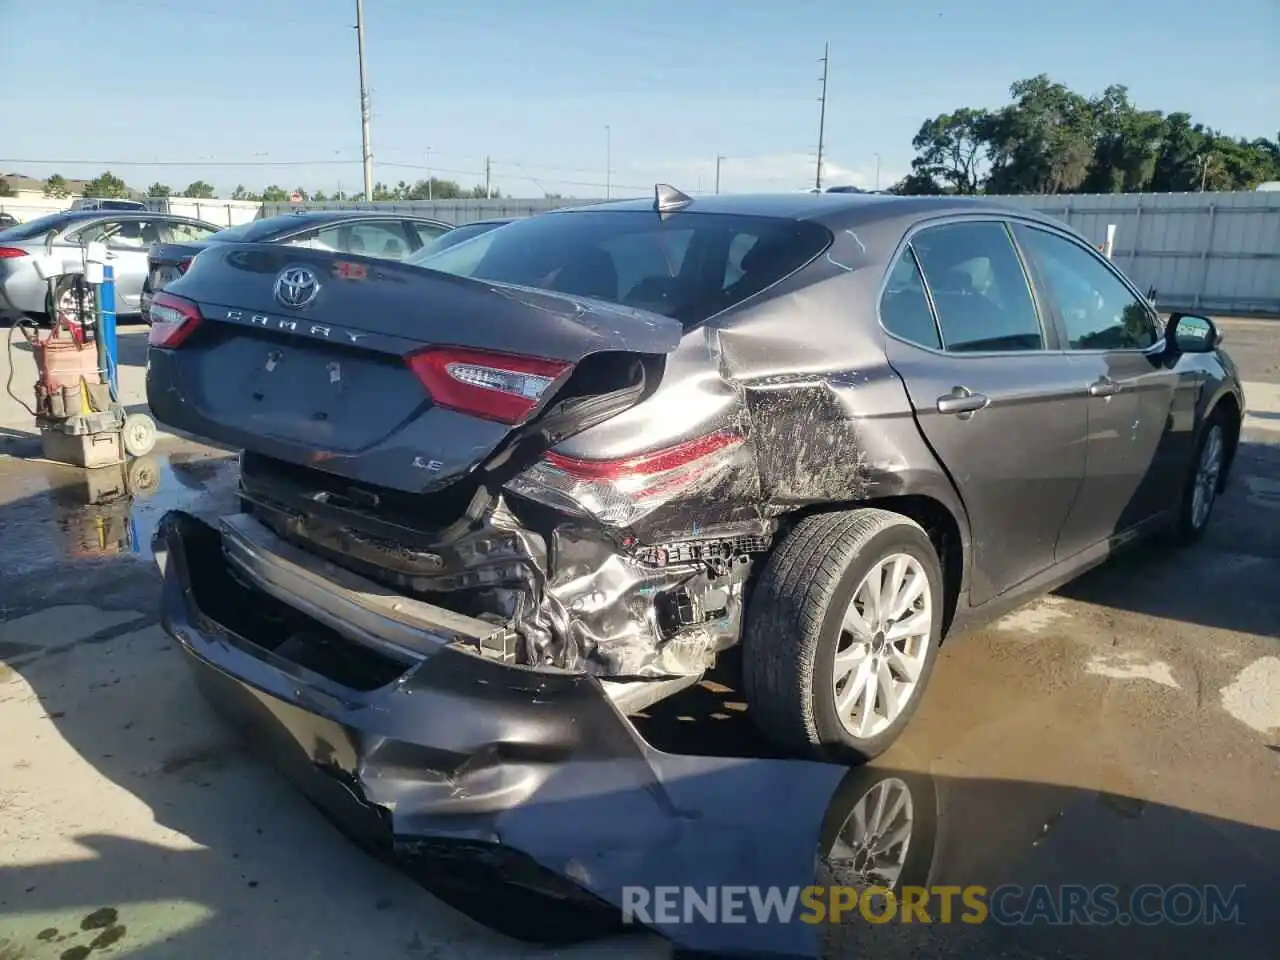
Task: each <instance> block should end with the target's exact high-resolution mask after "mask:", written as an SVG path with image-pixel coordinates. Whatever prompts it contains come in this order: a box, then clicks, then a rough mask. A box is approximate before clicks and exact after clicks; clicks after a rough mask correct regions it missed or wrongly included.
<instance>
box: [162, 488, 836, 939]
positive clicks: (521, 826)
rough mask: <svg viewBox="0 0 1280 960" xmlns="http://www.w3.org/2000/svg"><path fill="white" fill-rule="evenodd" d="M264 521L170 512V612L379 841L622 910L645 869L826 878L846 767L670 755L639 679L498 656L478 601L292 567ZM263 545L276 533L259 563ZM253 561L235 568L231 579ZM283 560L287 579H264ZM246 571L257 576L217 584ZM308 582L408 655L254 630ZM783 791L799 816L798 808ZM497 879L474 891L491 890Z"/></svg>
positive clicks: (255, 733)
mask: <svg viewBox="0 0 1280 960" xmlns="http://www.w3.org/2000/svg"><path fill="white" fill-rule="evenodd" d="M254 526H255V525H253V524H252V521H249V522H248V523H245V522H241V521H239V520H233V522H231V523H230V524H224V525H223V526H222V528H221V530H219V529H216V528H214V527H213V526H211V525H209V524H207V523H205V522H203V521H201V520H198V519H196V518H195V517H193V516H191V515H189V514H185V513H181V512H172V513H169V514H167V515H166V516H165V517H164V518H163V519H162V520H161V522H160V524H159V526H158V528H157V532H156V535H155V538H154V541H153V547H154V549H155V553H156V558H157V562H158V564H159V566H160V568H161V570H162V571H163V577H164V585H163V601H162V621H163V624H164V628H165V630H166V631H167V632H168V633H169V634H170V635H171V636H173V637H174V638H175V639H176V640H177V642H178V643H179V644H180V646H181V648H182V650H183V651H184V653H185V654H186V656H187V659H188V660H189V662H190V664H191V666H192V667H193V669H194V672H195V676H196V678H197V682H198V684H199V686H200V688H201V690H202V692H203V693H204V694H205V696H206V698H207V699H208V700H209V701H210V702H211V703H212V704H213V706H214V707H215V708H216V709H217V710H218V711H219V712H220V713H221V714H222V715H223V716H224V717H226V718H227V719H228V720H230V721H231V722H232V723H233V724H234V725H235V726H237V727H240V728H242V729H244V730H245V731H246V732H247V733H248V734H249V735H250V738H251V741H252V742H253V743H254V745H255V746H257V747H258V748H260V749H263V750H265V751H266V752H267V753H268V754H269V755H270V756H271V758H272V759H273V760H274V761H275V763H276V764H277V766H279V768H280V769H281V770H282V772H283V773H284V774H285V775H286V776H287V777H288V779H290V780H291V781H292V782H293V783H294V785H295V786H296V787H298V789H299V790H300V791H301V792H302V793H303V794H305V795H306V796H307V797H308V798H309V799H310V800H311V801H312V802H313V803H315V804H316V805H317V806H318V807H320V808H321V809H322V810H323V811H324V812H325V813H326V814H327V815H328V817H329V819H331V820H333V821H334V822H335V823H337V824H338V825H339V826H340V827H341V828H342V829H343V830H344V831H345V832H346V833H348V834H349V835H351V836H352V837H353V838H354V839H356V840H358V841H360V842H361V843H362V844H363V845H365V846H367V847H370V848H372V849H374V850H376V851H381V852H383V853H386V854H390V855H393V856H394V857H395V858H396V859H397V860H398V861H399V862H401V863H402V864H405V865H406V866H412V865H414V864H415V863H418V864H423V865H424V866H425V867H426V868H427V872H428V873H429V874H431V875H432V876H435V875H438V874H440V870H439V868H438V865H439V864H440V863H447V862H448V861H449V859H450V858H453V859H455V860H456V859H458V858H459V857H461V858H462V860H464V861H469V862H470V863H471V864H472V865H474V864H475V863H476V862H477V861H485V862H486V863H488V864H490V865H493V866H494V867H495V869H496V873H497V882H500V883H504V884H510V883H513V882H514V883H516V884H517V885H519V886H524V887H528V888H530V889H533V890H534V891H536V892H537V893H540V894H542V895H550V896H552V897H556V898H558V899H561V900H567V901H572V900H581V901H583V902H584V903H590V904H594V905H595V906H596V907H597V908H598V907H600V906H601V905H607V907H608V908H610V909H620V908H621V907H622V905H623V904H624V903H625V902H626V895H625V892H624V891H625V890H626V889H627V888H628V887H629V886H632V885H639V886H646V887H655V886H660V885H665V884H671V883H677V884H680V883H687V884H691V885H705V884H724V883H738V884H741V883H753V882H754V883H759V884H761V885H765V884H788V883H794V884H799V885H804V884H806V883H811V882H812V876H813V865H814V851H815V849H816V847H817V845H818V827H819V826H820V825H821V823H822V821H823V811H825V810H826V808H827V806H828V804H829V803H830V801H831V798H832V797H833V796H834V795H835V794H836V791H837V789H838V788H839V786H840V782H841V780H842V778H843V777H844V776H845V773H846V771H844V770H843V769H842V768H839V767H832V766H828V765H825V764H814V763H807V762H802V761H775V760H748V761H744V760H737V759H728V758H707V757H693V756H679V755H673V754H666V753H662V752H661V751H658V750H655V749H654V748H653V747H651V746H650V745H649V744H647V743H646V742H645V741H644V740H643V739H642V738H641V737H640V735H639V734H638V732H637V731H636V730H635V728H634V727H633V726H632V724H631V722H630V721H629V720H628V719H627V717H626V715H625V713H624V709H623V708H622V707H621V706H620V701H623V702H625V700H626V697H627V694H626V692H625V691H623V692H621V693H619V692H616V691H614V690H612V689H610V682H609V681H601V680H599V679H597V678H596V677H593V676H591V675H588V674H586V673H570V672H564V671H561V672H554V671H546V670H533V669H530V668H526V667H518V666H512V665H510V664H506V663H502V662H499V661H497V660H494V659H491V658H488V657H486V656H484V655H482V654H481V653H479V652H474V651H473V650H472V649H469V648H468V645H467V642H466V640H465V639H464V636H465V633H466V630H467V629H469V628H470V626H471V624H477V623H480V621H472V622H471V624H468V623H466V622H465V621H466V620H467V619H468V618H461V619H458V618H457V615H453V614H449V613H448V612H447V611H440V610H439V609H438V608H429V609H426V610H424V609H422V607H418V606H415V605H412V604H411V605H409V607H405V606H404V605H403V601H404V598H403V597H400V596H399V595H395V594H391V593H388V592H386V591H381V592H379V588H376V587H374V586H373V585H372V584H368V582H367V581H366V582H365V585H366V586H368V587H369V588H370V590H369V592H368V593H366V594H360V595H357V594H359V591H357V590H356V589H355V588H356V587H357V586H358V585H359V583H358V581H359V579H360V578H355V579H346V578H344V579H342V580H341V581H340V582H333V581H330V582H329V589H328V590H327V592H325V593H324V594H323V595H321V593H320V592H318V591H317V590H315V589H310V590H308V589H306V588H305V581H306V578H307V576H308V575H318V573H317V569H316V567H317V566H319V564H320V563H322V562H317V561H315V560H314V559H313V560H312V564H311V566H310V567H301V568H299V567H294V566H293V565H292V564H291V559H297V558H291V557H290V556H289V554H288V551H287V549H283V547H287V545H283V544H282V543H280V542H273V539H272V538H271V535H270V534H269V532H267V531H265V528H261V527H258V528H257V529H256V530H255V529H254ZM237 531H239V532H240V533H241V534H243V535H244V539H241V540H240V541H239V542H237ZM264 545H270V546H272V547H275V548H282V549H281V552H280V553H274V552H272V551H268V550H265V549H264ZM246 551H248V552H250V553H252V552H254V551H256V552H257V556H258V561H259V564H260V565H259V567H258V569H257V570H256V571H255V570H253V569H252V564H251V563H249V562H248V561H247V559H246V557H245V556H244V555H243V554H244V553H245V552H246ZM237 554H241V555H240V556H239V558H238V559H233V558H236V557H237ZM306 556H307V555H305V554H304V555H303V557H304V558H305V557H306ZM233 564H234V566H235V569H236V576H235V577H226V579H225V580H223V581H219V577H220V576H222V575H223V574H225V573H226V572H228V571H229V570H230V569H231V567H232V565H233ZM219 571H221V573H220V572H219ZM326 572H331V571H326ZM291 577H293V578H294V579H290V578H291ZM271 578H274V584H273V586H272V587H271V590H270V592H268V590H266V589H263V588H262V586H261V585H260V584H262V583H264V582H266V581H267V580H268V579H271ZM219 584H221V585H220V586H219ZM230 584H235V585H236V586H235V589H238V590H241V591H244V593H243V594H241V595H239V596H234V595H230V594H228V595H219V593H218V591H219V590H220V589H224V588H225V589H226V590H231V589H232V588H231V586H229V585H230ZM317 585H318V584H315V583H313V584H312V586H313V588H314V587H316V586H317ZM288 590H292V591H294V594H293V600H294V602H295V603H296V604H299V605H302V606H305V605H306V603H308V602H309V603H311V604H313V607H312V609H311V610H309V611H308V612H309V613H313V614H315V615H316V617H317V619H318V618H319V617H323V616H328V615H331V614H332V613H333V611H335V610H341V609H343V607H344V604H351V603H354V602H355V601H357V600H359V601H360V603H358V604H357V607H358V609H350V608H348V609H347V615H348V621H349V630H350V632H351V633H357V634H358V633H360V632H361V631H366V632H367V633H368V634H369V635H372V634H375V633H376V634H377V635H378V636H379V637H380V638H381V641H382V644H383V653H386V654H387V655H388V656H390V655H394V656H396V657H399V658H400V661H399V662H404V663H406V664H407V666H406V667H405V669H404V671H403V672H402V673H401V674H400V675H398V676H397V677H395V678H394V679H392V680H390V681H389V682H385V683H379V682H370V681H369V678H368V677H366V678H365V682H363V683H361V684H360V686H361V687H362V689H356V688H353V687H352V686H349V685H343V684H340V683H338V682H336V681H335V680H333V679H332V678H330V677H327V676H324V675H322V674H321V673H319V672H317V671H315V670H312V669H309V668H308V667H305V666H302V665H300V664H298V663H296V662H293V661H292V660H290V659H289V658H287V657H284V656H281V655H280V654H279V653H276V652H273V651H272V650H270V649H267V648H266V646H264V645H263V644H264V643H266V644H270V643H271V639H272V638H269V637H261V636H259V637H246V636H244V635H243V633H238V632H237V631H236V629H235V627H236V626H243V625H244V624H246V623H260V622H261V618H260V617H259V614H262V613H263V611H264V609H265V608H268V607H270V605H271V603H272V602H273V601H272V594H273V593H274V594H276V596H277V598H278V597H279V596H281V595H284V593H285V592H287V591H288ZM397 606H399V609H393V607H397ZM426 606H427V605H423V607H426ZM250 607H253V608H256V609H253V610H250ZM295 609H297V607H295ZM433 610H434V612H433ZM267 613H269V611H267ZM438 614H443V616H440V617H439V618H438V619H439V621H440V622H438V623H436V624H435V625H434V626H433V627H432V628H431V629H426V628H427V626H428V624H427V618H429V617H436V616H437V615H438ZM378 617H384V618H386V619H390V620H392V621H393V622H398V623H399V624H400V627H401V632H400V633H399V634H396V635H392V634H393V633H394V631H393V630H392V628H391V627H389V626H388V625H387V623H386V622H384V621H380V620H378V619H377V618H378ZM409 626H412V627H413V628H415V629H414V630H410V629H409ZM482 627H484V628H489V625H487V624H482ZM367 639H368V638H367V637H366V640H367ZM255 641H256V642H255ZM375 679H376V678H375ZM651 685H652V682H649V683H644V684H640V687H641V689H644V688H646V687H649V686H651ZM616 686H626V685H616ZM776 810H787V811H789V815H788V816H787V817H786V818H784V819H783V820H782V821H780V822H779V821H777V820H776V818H775V817H774V816H773V814H772V813H771V811H776ZM762 816H765V818H766V819H767V820H768V821H769V828H768V829H767V830H762V829H761V817H762ZM432 864H436V865H437V866H435V867H433V866H431V865H432ZM448 872H449V871H447V870H446V873H448ZM753 878H754V879H753ZM428 886H430V883H428ZM484 889H485V888H483V887H481V888H479V892H477V893H475V894H473V895H471V897H470V899H471V900H472V901H474V900H476V899H481V900H483V899H484V896H483V894H484ZM437 892H439V891H437ZM442 895H444V894H442ZM446 899H448V898H447V897H446ZM454 905H455V906H458V907H459V909H464V910H466V909H467V905H466V904H465V903H462V904H460V903H457V902H455V904H454ZM651 926H652V927H653V928H654V929H655V930H656V931H657V932H659V933H662V934H663V935H664V936H667V937H669V938H670V939H671V940H672V941H673V942H674V943H676V944H678V945H679V946H681V947H683V948H686V949H689V950H693V951H695V952H699V953H701V952H702V951H709V952H711V953H713V954H715V955H717V956H756V957H771V958H781V957H811V956H816V955H817V943H816V939H815V928H814V927H813V926H812V925H809V924H802V923H789V924H766V925H756V924H753V925H751V927H750V928H749V929H750V937H747V938H745V941H744V936H743V934H744V928H741V927H736V926H734V925H732V924H729V925H725V924H701V923H697V924H693V925H688V924H676V925H674V926H668V925H666V924H662V923H657V924H651ZM748 944H749V945H748ZM744 947H745V949H744Z"/></svg>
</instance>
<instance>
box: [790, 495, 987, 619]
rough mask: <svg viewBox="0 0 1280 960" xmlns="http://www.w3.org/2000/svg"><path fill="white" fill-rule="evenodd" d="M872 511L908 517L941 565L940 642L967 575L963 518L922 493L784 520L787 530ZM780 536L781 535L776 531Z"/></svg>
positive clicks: (823, 507) (812, 510) (831, 506)
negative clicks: (821, 517) (807, 521)
mask: <svg viewBox="0 0 1280 960" xmlns="http://www.w3.org/2000/svg"><path fill="white" fill-rule="evenodd" d="M863 507H874V508H877V509H880V510H888V511H889V512H891V513H898V514H901V515H902V516H904V517H909V518H910V519H912V520H914V521H915V522H916V523H918V524H920V526H921V527H923V528H924V531H925V533H927V534H928V535H929V540H930V542H931V543H932V544H933V548H934V550H936V551H937V553H938V562H939V563H940V564H941V565H942V583H943V589H944V591H945V596H944V598H943V600H944V605H945V606H944V612H943V620H942V634H943V639H944V640H945V639H946V635H947V631H948V630H950V629H951V624H952V622H953V621H954V620H955V616H956V611H957V609H958V608H959V603H960V597H961V596H962V595H963V593H964V588H965V584H966V582H967V581H966V577H967V571H968V554H969V538H968V535H967V530H968V522H967V518H962V517H958V516H957V515H956V512H955V510H953V509H952V508H951V507H948V506H947V505H946V504H944V503H943V502H942V501H941V500H939V499H938V498H936V497H933V496H931V495H929V494H926V493H903V494H895V495H892V496H881V497H871V498H866V499H858V500H844V501H832V502H829V503H824V504H820V505H815V506H812V507H807V508H804V509H801V510H796V511H794V512H793V513H790V514H788V515H787V516H786V520H785V523H786V526H787V528H788V529H789V528H790V527H792V526H794V525H795V524H796V523H798V522H799V521H801V520H803V519H804V518H805V517H809V516H813V515H815V514H821V513H835V512H838V511H842V510H857V509H860V508H863ZM780 532H781V531H780Z"/></svg>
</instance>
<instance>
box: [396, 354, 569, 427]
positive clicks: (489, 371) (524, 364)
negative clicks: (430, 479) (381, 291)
mask: <svg viewBox="0 0 1280 960" xmlns="http://www.w3.org/2000/svg"><path fill="white" fill-rule="evenodd" d="M406 360H407V362H408V364H409V368H410V369H411V370H412V371H413V372H414V374H415V375H416V376H417V377H418V379H419V380H421V381H422V384H423V386H425V387H426V388H427V392H428V393H430V394H431V398H432V399H433V400H434V401H435V403H436V406H439V407H444V408H446V409H448V410H457V411H458V412H459V413H466V414H469V415H471V416H473V417H479V418H481V419H482V420H495V421H497V422H498V423H506V424H516V423H520V422H521V421H522V420H524V419H525V418H526V417H528V416H529V414H530V413H532V412H533V411H534V410H535V409H536V408H537V406H538V404H539V403H540V402H541V401H542V398H543V396H544V395H545V394H546V392H547V389H548V388H549V387H550V386H551V385H552V384H553V383H555V381H556V380H557V379H558V378H559V377H560V375H561V374H563V373H564V372H565V371H567V370H568V369H569V368H570V367H571V366H572V364H569V363H565V362H563V361H561V360H543V359H542V358H540V357H521V356H513V355H511V354H505V353H489V352H488V351H480V350H456V349H454V348H452V347H432V348H430V349H428V350H422V351H420V352H418V353H414V354H410V355H409V356H408V357H407V358H406Z"/></svg>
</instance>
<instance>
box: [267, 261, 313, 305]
mask: <svg viewBox="0 0 1280 960" xmlns="http://www.w3.org/2000/svg"><path fill="white" fill-rule="evenodd" d="M319 293H320V278H319V277H317V276H316V272H315V271H314V270H312V269H311V268H310V267H285V268H284V269H283V270H281V271H280V274H279V276H277V277H276V286H275V295H276V299H277V300H279V301H280V302H281V303H282V304H284V305H285V306H286V307H288V308H289V309H291V310H301V309H302V308H303V307H306V306H309V305H310V304H311V302H312V301H313V300H315V298H316V296H317V294H319Z"/></svg>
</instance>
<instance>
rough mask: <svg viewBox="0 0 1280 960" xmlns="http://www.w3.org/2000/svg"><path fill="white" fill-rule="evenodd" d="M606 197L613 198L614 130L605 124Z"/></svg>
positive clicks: (607, 198)
mask: <svg viewBox="0 0 1280 960" xmlns="http://www.w3.org/2000/svg"><path fill="white" fill-rule="evenodd" d="M604 198H605V199H606V200H611V199H613V130H611V129H610V127H609V124H607V123H606V124H605V125H604Z"/></svg>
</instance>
